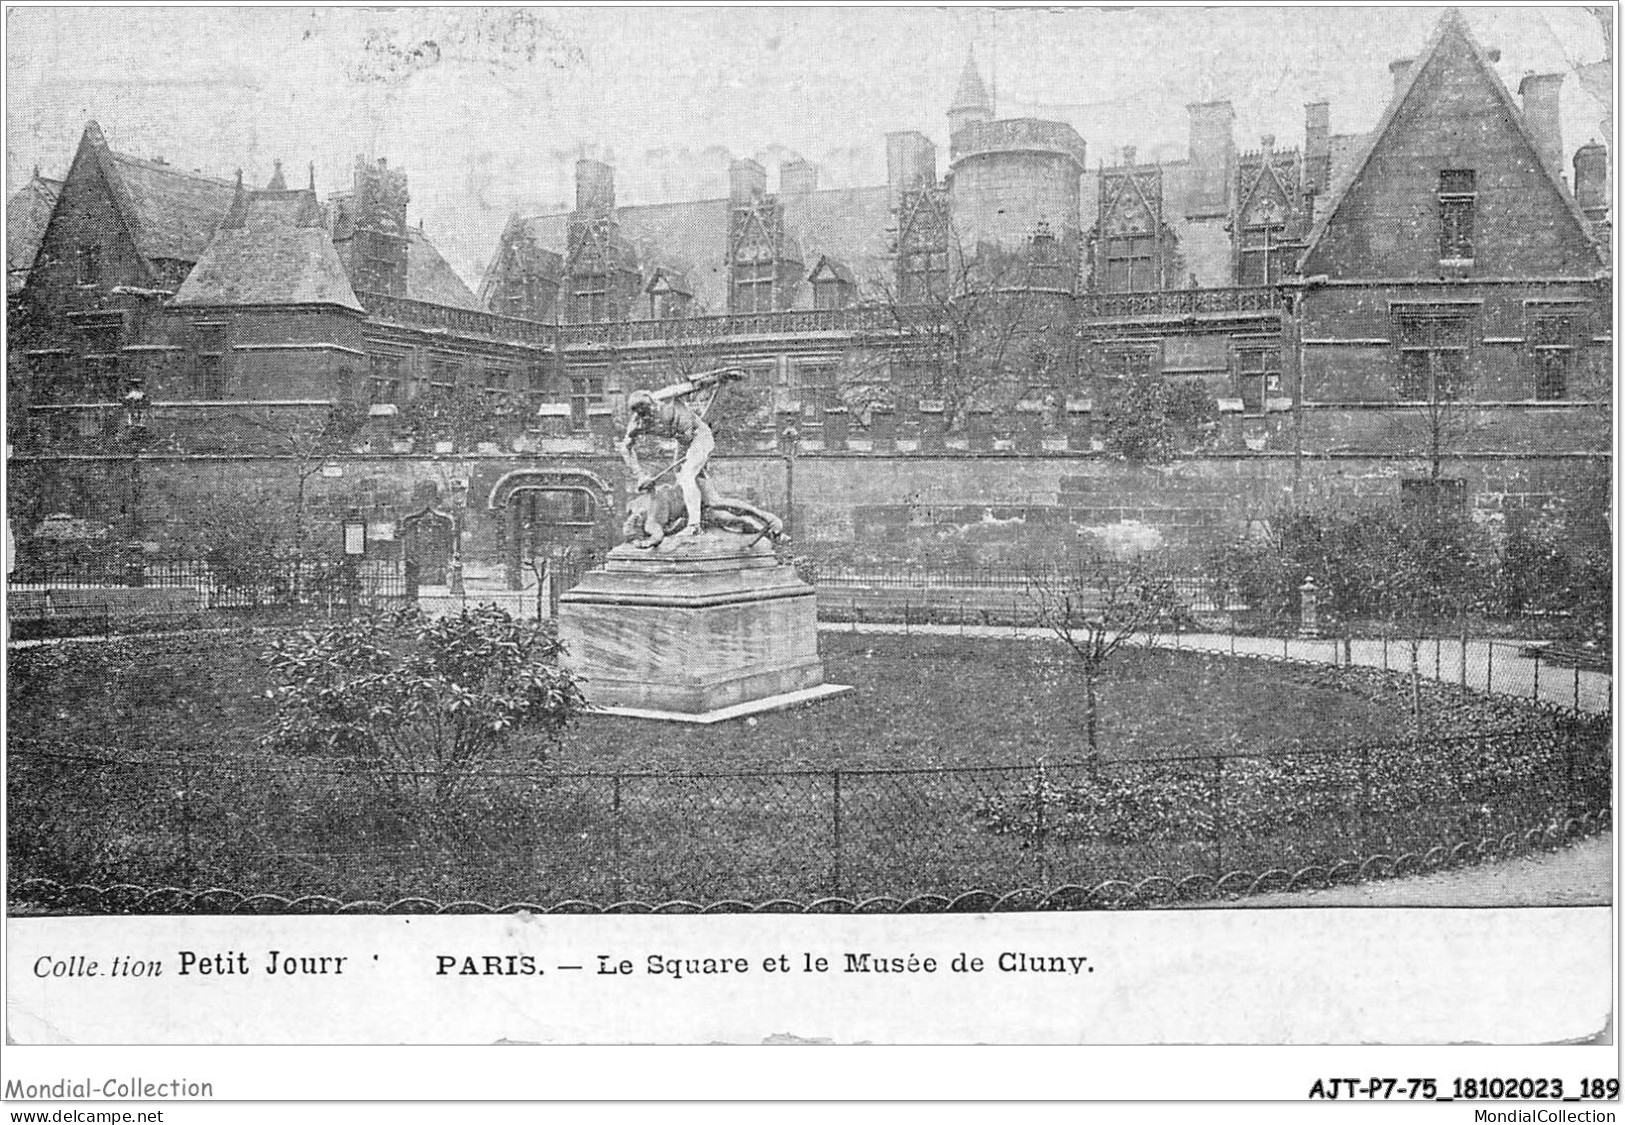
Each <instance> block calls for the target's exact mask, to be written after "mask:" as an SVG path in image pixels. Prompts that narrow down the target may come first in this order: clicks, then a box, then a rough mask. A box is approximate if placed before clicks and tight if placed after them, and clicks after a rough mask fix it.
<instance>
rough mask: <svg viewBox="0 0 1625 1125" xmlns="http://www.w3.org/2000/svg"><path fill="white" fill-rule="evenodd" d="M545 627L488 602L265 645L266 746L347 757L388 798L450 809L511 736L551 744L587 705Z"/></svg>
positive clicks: (352, 623) (372, 618) (339, 625)
mask: <svg viewBox="0 0 1625 1125" xmlns="http://www.w3.org/2000/svg"><path fill="white" fill-rule="evenodd" d="M560 652H561V646H560V645H559V643H558V641H557V640H556V639H555V638H554V637H553V635H552V634H551V631H550V630H548V629H547V628H546V626H537V625H532V624H527V623H524V622H519V621H515V620H514V619H513V618H512V617H510V616H509V615H508V614H507V613H506V612H504V611H503V610H501V609H498V608H497V607H495V606H482V607H480V608H478V609H473V610H468V611H465V612H464V613H462V614H461V615H459V616H455V617H453V616H447V617H442V618H439V619H434V620H431V619H429V618H427V617H424V616H423V615H422V614H420V613H419V612H418V611H417V610H415V609H414V610H409V611H407V612H405V613H401V614H395V615H381V614H364V615H361V616H358V617H356V618H354V619H352V620H349V621H340V622H335V623H333V624H331V625H329V626H327V627H326V628H324V629H322V630H320V631H304V632H300V633H297V634H294V635H292V636H288V637H285V638H283V639H280V640H278V641H275V642H273V644H272V645H271V647H270V650H269V651H268V653H267V657H268V659H269V661H270V664H271V666H272V668H273V669H274V670H275V671H276V673H277V675H278V676H280V677H281V679H282V686H281V687H280V688H278V689H276V690H275V691H274V693H273V699H274V701H275V704H276V719H275V725H274V727H273V730H272V732H271V735H270V737H269V742H270V744H271V745H272V746H273V747H275V748H277V749H280V750H283V751H286V752H291V753H304V754H321V755H328V756H333V757H339V758H346V759H350V760H353V761H354V762H356V763H357V764H358V765H359V766H360V767H361V768H362V769H363V770H365V771H366V772H367V773H368V774H369V775H370V776H371V777H372V778H373V780H374V781H375V782H376V784H377V785H378V786H379V787H380V788H381V789H382V790H383V791H384V792H386V793H388V794H389V795H391V796H392V797H394V798H396V799H413V798H417V799H427V800H428V801H429V802H430V810H431V812H432V813H449V812H451V811H452V810H451V809H450V807H449V806H450V805H451V803H452V801H453V800H454V798H456V797H457V796H458V795H459V794H460V793H461V792H462V791H463V790H464V789H465V788H466V787H467V785H468V784H469V782H471V781H472V780H473V779H475V778H476V777H478V776H479V774H480V773H481V771H482V770H484V769H485V768H486V766H487V765H488V764H489V763H490V762H491V760H492V758H493V757H494V756H495V755H496V754H497V753H498V752H499V751H501V750H502V749H504V748H505V747H506V746H507V745H508V744H509V743H510V741H511V740H512V738H513V737H514V735H516V734H518V733H520V732H528V733H534V734H538V735H540V736H542V737H543V739H544V740H545V741H546V742H547V743H549V744H556V742H557V740H558V738H559V737H560V736H561V735H562V734H563V733H564V731H565V730H566V729H567V728H568V726H569V725H570V723H571V722H572V721H573V720H574V719H575V718H576V716H578V715H579V714H581V713H582V712H583V711H584V710H585V709H586V701H585V699H584V698H583V696H582V693H581V688H580V685H579V684H578V683H577V681H576V679H575V677H574V676H573V675H571V673H570V672H569V671H568V670H566V669H564V668H562V667H560V665H559V662H558V657H559V654H560Z"/></svg>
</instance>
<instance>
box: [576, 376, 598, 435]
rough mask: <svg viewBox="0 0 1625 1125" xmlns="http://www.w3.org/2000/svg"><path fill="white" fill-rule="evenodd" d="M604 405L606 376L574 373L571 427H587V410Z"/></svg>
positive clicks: (578, 428)
mask: <svg viewBox="0 0 1625 1125" xmlns="http://www.w3.org/2000/svg"><path fill="white" fill-rule="evenodd" d="M602 405H604V376H603V375H602V374H600V373H596V372H594V373H589V374H585V375H572V376H571V377H570V427H571V428H572V429H574V430H576V431H581V430H585V429H586V428H587V411H588V410H589V409H590V408H591V407H594V406H602Z"/></svg>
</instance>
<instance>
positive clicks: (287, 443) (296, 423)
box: [247, 402, 367, 601]
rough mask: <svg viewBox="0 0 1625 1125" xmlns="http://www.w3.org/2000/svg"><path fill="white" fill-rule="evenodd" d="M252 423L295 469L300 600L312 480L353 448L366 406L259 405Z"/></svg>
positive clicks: (293, 501)
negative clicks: (307, 513)
mask: <svg viewBox="0 0 1625 1125" xmlns="http://www.w3.org/2000/svg"><path fill="white" fill-rule="evenodd" d="M247 422H248V425H249V426H250V428H252V429H253V430H256V431H258V433H259V435H260V437H261V439H262V440H264V441H266V442H267V443H268V444H269V445H270V447H271V449H272V450H273V451H274V452H275V453H277V454H278V455H279V456H281V457H285V458H286V459H287V460H288V462H289V464H290V466H291V468H292V470H293V496H292V498H291V508H292V515H291V518H292V524H293V550H292V559H293V583H294V586H293V596H294V600H295V601H298V600H299V598H300V596H301V593H302V591H301V584H302V583H303V581H304V574H303V570H304V564H305V559H306V556H307V555H308V554H309V541H310V529H309V527H308V521H307V519H306V505H307V501H308V500H309V493H310V482H311V480H312V479H313V478H314V477H315V476H316V475H317V474H319V473H320V472H321V471H322V470H323V469H325V468H326V467H327V466H328V465H331V464H334V463H336V462H337V461H338V460H340V459H341V458H343V457H344V455H345V454H347V453H349V452H351V448H350V447H351V445H352V444H353V443H354V441H355V439H356V435H357V434H359V433H360V432H361V428H362V427H363V426H364V425H366V422H367V408H366V407H365V406H363V405H361V404H359V403H355V402H334V403H330V404H327V405H325V406H321V407H318V408H316V410H315V411H314V412H311V411H309V410H302V409H293V408H277V407H263V408H260V409H258V410H255V411H252V412H250V414H249V415H248V416H247Z"/></svg>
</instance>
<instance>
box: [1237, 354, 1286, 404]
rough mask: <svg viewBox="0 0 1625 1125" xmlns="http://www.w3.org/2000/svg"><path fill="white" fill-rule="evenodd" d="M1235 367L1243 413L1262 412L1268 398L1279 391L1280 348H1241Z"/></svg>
mask: <svg viewBox="0 0 1625 1125" xmlns="http://www.w3.org/2000/svg"><path fill="white" fill-rule="evenodd" d="M1236 369H1237V374H1238V375H1239V376H1240V383H1241V386H1240V390H1241V407H1242V411H1243V413H1246V414H1262V413H1264V410H1265V408H1266V406H1267V404H1268V402H1269V400H1270V399H1271V398H1273V397H1275V396H1277V395H1279V394H1280V391H1281V349H1280V348H1241V349H1240V350H1239V353H1238V355H1237V363H1236Z"/></svg>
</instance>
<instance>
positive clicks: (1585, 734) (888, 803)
mask: <svg viewBox="0 0 1625 1125" xmlns="http://www.w3.org/2000/svg"><path fill="white" fill-rule="evenodd" d="M1609 745H1610V738H1609V729H1608V724H1607V723H1606V722H1605V721H1603V722H1599V721H1595V720H1590V721H1580V720H1555V721H1553V722H1552V723H1550V724H1547V725H1542V726H1534V727H1530V728H1529V729H1524V730H1514V731H1503V732H1499V733H1495V734H1490V735H1482V736H1465V737H1453V738H1436V739H1426V740H1406V741H1401V742H1395V743H1385V744H1378V745H1367V746H1355V747H1348V748H1343V749H1337V750H1323V751H1314V752H1303V753H1296V754H1291V755H1277V756H1260V755H1246V754H1234V755H1213V754H1193V755H1183V756H1170V757H1164V758H1159V759H1145V760H1134V761H1105V762H1093V763H1086V762H1076V761H1069V762H1048V763H1046V762H1037V763H1031V764H1025V765H996V766H986V767H966V768H951V769H889V770H887V769H879V770H877V769H860V770H842V769H808V770H792V771H780V772H743V773H723V772H711V773H699V772H695V773H686V772H685V773H666V772H663V773H653V772H591V771H587V772H575V771H568V770H559V771H553V770H546V769H533V768H530V769H527V768H501V769H495V768H494V769H491V770H488V771H487V772H485V773H482V774H479V775H477V776H472V777H468V778H464V779H461V780H460V781H459V783H458V784H457V785H456V786H455V787H453V788H452V789H451V790H450V792H449V795H448V793H447V792H446V791H444V790H443V787H442V785H441V783H442V782H443V781H444V778H443V777H435V776H430V775H427V774H412V773H403V772H390V771H379V770H369V769H367V768H365V767H364V766H361V765H359V764H357V763H342V762H331V761H317V760H311V759H289V758H264V757H259V756H252V755H246V754H245V755H240V756H239V755H220V756H213V757H202V756H189V755H185V754H165V753H161V752H159V753H142V752H133V751H130V750H128V749H115V750H97V751H77V752H73V753H65V752H63V751H61V750H60V749H59V748H50V747H44V746H31V745H28V744H24V745H20V746H13V747H12V748H11V749H10V752H9V757H10V792H9V794H8V799H9V802H10V816H9V829H8V832H9V847H10V855H11V884H10V886H11V893H12V895H13V898H14V900H15V898H16V896H18V895H19V894H20V893H23V892H21V891H20V890H19V888H22V887H23V886H24V884H25V883H26V882H27V881H28V880H31V879H34V880H46V881H50V882H51V883H53V884H55V885H57V886H66V885H71V884H76V883H83V884H90V885H98V886H110V885H113V884H125V885H132V884H133V885H137V886H146V887H152V886H168V887H174V888H181V889H183V890H185V891H188V892H190V894H191V900H190V901H191V904H192V905H193V906H194V907H195V908H198V909H211V906H210V903H209V900H208V898H207V896H200V895H199V894H198V892H201V891H204V890H205V889H207V888H210V887H223V888H231V889H233V890H234V891H235V892H238V901H241V899H242V897H243V896H244V895H254V894H267V895H276V896H281V898H282V900H283V901H284V902H286V901H290V900H293V899H297V898H300V897H303V896H325V897H326V898H327V899H330V900H336V901H339V902H353V901H358V900H363V901H371V902H374V903H375V904H376V903H387V902H394V901H397V900H400V899H409V898H416V899H422V900H428V901H430V902H439V903H448V902H456V901H474V902H478V903H485V904H500V903H505V902H514V901H524V902H530V903H539V904H542V905H544V906H546V907H548V908H551V909H568V908H569V907H570V904H576V905H578V906H580V907H581V908H583V909H597V908H604V907H608V906H610V905H611V904H614V903H625V902H629V901H631V902H642V903H646V904H658V903H663V902H669V901H682V902H687V903H690V904H698V905H707V904H718V903H743V904H763V903H773V902H778V903H782V904H786V905H794V906H805V905H809V904H816V903H817V902H818V901H819V900H821V899H831V898H837V899H843V900H847V901H848V902H856V901H866V902H868V903H869V904H870V908H878V909H886V908H888V905H889V908H892V909H897V908H900V907H901V906H902V905H903V904H904V903H905V902H916V901H919V900H921V898H922V896H923V897H925V898H933V897H934V898H936V899H938V900H940V901H942V902H946V901H948V900H951V899H956V898H959V897H960V896H963V895H966V894H968V893H972V892H975V893H980V894H984V895H986V896H987V897H988V898H989V900H991V899H993V898H999V897H1004V896H1008V895H1009V894H1010V893H1011V892H1013V891H1015V890H1017V889H1022V888H1030V889H1034V893H1035V895H1037V896H1039V897H1041V898H1043V900H1044V901H1045V902H1046V903H1048V904H1049V905H1050V906H1064V905H1068V900H1067V897H1066V896H1067V893H1068V892H1072V893H1073V898H1074V899H1075V900H1076V901H1073V902H1071V903H1070V904H1071V905H1084V904H1086V902H1087V901H1099V899H1100V895H1099V894H1098V893H1097V892H1098V891H1099V889H1100V888H1103V887H1111V886H1119V887H1123V888H1128V887H1136V888H1139V893H1140V894H1141V895H1142V897H1146V898H1150V899H1152V900H1161V901H1166V900H1170V899H1176V898H1182V897H1206V896H1210V895H1212V894H1214V893H1225V892H1227V891H1233V890H1245V889H1264V888H1271V887H1285V886H1287V885H1289V884H1291V885H1302V884H1304V883H1320V884H1324V883H1326V882H1332V881H1337V880H1339V879H1341V878H1347V877H1351V876H1357V875H1360V874H1369V873H1370V872H1371V871H1372V869H1373V867H1375V868H1376V869H1379V870H1393V869H1395V868H1396V867H1397V868H1399V869H1406V868H1422V867H1428V866H1437V865H1438V864H1440V863H1442V862H1446V861H1448V860H1449V859H1451V858H1461V857H1462V856H1463V855H1464V854H1472V855H1479V856H1481V855H1485V854H1492V853H1497V852H1500V851H1505V850H1508V849H1513V848H1516V847H1519V846H1525V845H1527V844H1528V843H1531V842H1542V841H1546V840H1549V839H1554V838H1557V837H1562V836H1566V835H1567V834H1570V833H1572V832H1574V831H1577V830H1578V828H1577V827H1576V826H1577V825H1582V824H1595V823H1597V822H1598V821H1599V819H1602V818H1606V816H1607V810H1608V803H1609V794H1610V792H1611V775H1610V759H1609ZM1090 888H1094V891H1090V890H1089V889H1090ZM1148 888H1149V890H1148ZM1107 897H1108V898H1109V897H1110V896H1107ZM172 898H173V896H171V899H169V900H162V901H161V902H160V903H159V905H156V906H149V907H148V908H151V909H160V910H161V909H173V908H174V907H173V906H172V905H166V904H167V903H169V902H171V901H172ZM144 901H145V900H144ZM875 904H878V906H877V905H875ZM107 908H109V909H134V908H135V907H134V905H133V901H132V902H126V903H125V905H124V906H123V907H118V906H114V907H107ZM212 908H214V909H222V908H224V907H219V906H215V907H212ZM939 908H940V907H939Z"/></svg>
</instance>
